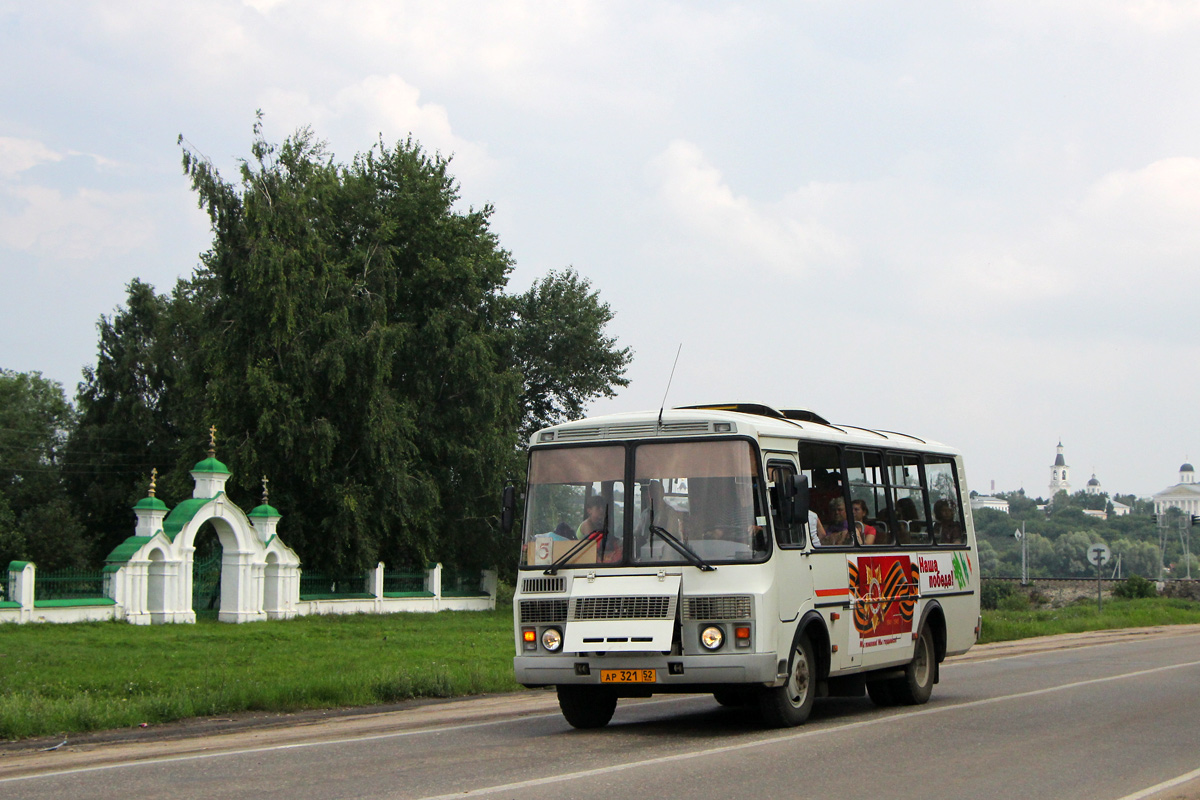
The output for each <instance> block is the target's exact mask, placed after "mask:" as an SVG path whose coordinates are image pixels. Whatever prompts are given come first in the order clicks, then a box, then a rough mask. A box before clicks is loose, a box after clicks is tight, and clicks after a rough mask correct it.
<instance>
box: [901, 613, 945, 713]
mask: <svg viewBox="0 0 1200 800" xmlns="http://www.w3.org/2000/svg"><path fill="white" fill-rule="evenodd" d="M936 674H937V650H936V649H935V648H934V646H933V633H931V632H930V630H929V626H928V625H926V626H925V627H923V628H921V633H920V635H919V636H917V648H916V650H915V651H914V652H913V659H912V661H910V662H908V666H907V667H905V668H904V677H903V678H898V679H897V680H896V682H895V683H894V684H893V685H892V694H893V696H894V697H895V700H896V702H898V703H903V704H904V705H907V706H919V705H921V704H923V703H926V702H928V701H929V696H930V695H931V694H933V678H934V675H936Z"/></svg>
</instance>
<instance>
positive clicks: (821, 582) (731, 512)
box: [506, 403, 980, 728]
mask: <svg viewBox="0 0 1200 800" xmlns="http://www.w3.org/2000/svg"><path fill="white" fill-rule="evenodd" d="M512 494H513V493H512V492H511V491H510V492H508V493H506V495H507V496H506V509H507V511H508V513H507V517H508V519H509V520H510V521H511V517H512V506H513V498H512ZM966 497H967V486H966V479H965V476H964V473H963V463H962V457H961V455H960V454H959V453H958V452H956V451H955V450H953V449H952V448H949V447H945V446H943V445H940V444H936V443H934V442H930V441H927V440H924V439H919V438H917V437H915V436H908V435H904V434H899V433H893V432H889V431H878V430H870V429H867V428H859V427H853V426H848V425H833V424H830V423H828V422H827V421H825V420H824V419H822V418H821V417H820V416H818V415H816V414H814V413H812V412H811V411H805V410H779V409H774V408H770V407H767V406H762V405H756V404H746V403H734V404H725V405H710V406H692V407H686V408H677V409H672V410H668V411H665V412H663V411H655V412H646V413H637V414H617V415H611V416H604V417H594V418H591V419H585V420H579V421H576V422H569V423H564V424H562V425H556V426H554V427H550V428H546V429H544V430H542V431H539V432H538V433H536V434H534V436H533V439H532V441H531V442H530V448H529V474H528V485H527V487H526V494H525V510H524V536H523V545H522V548H521V555H520V569H519V574H518V576H517V584H516V592H515V596H514V600H513V617H514V632H515V637H516V651H517V654H516V657H515V659H514V666H515V669H516V677H517V681H518V682H520V683H522V684H524V685H525V686H529V687H544V686H554V687H556V689H557V692H558V700H559V706H560V707H561V709H562V712H563V715H564V716H565V717H566V719H567V721H568V722H569V723H570V724H571V725H573V726H574V727H576V728H594V727H601V726H603V725H606V724H607V723H608V721H609V720H610V719H611V718H612V715H613V712H614V710H615V708H616V704H617V699H618V698H620V697H646V696H649V695H651V694H655V693H662V692H711V693H712V694H713V695H714V696H715V697H716V699H717V700H718V701H719V702H720V703H722V704H725V705H757V706H758V708H759V710H760V713H761V714H762V717H763V719H764V721H765V722H766V723H767V724H769V725H772V726H778V727H783V726H791V725H798V724H800V723H802V722H804V720H805V719H806V718H807V717H808V715H809V711H810V710H811V708H812V703H813V700H814V698H818V697H826V696H842V697H844V696H861V695H862V694H863V693H864V692H865V693H867V694H869V695H870V697H871V699H872V700H873V701H874V702H875V703H877V704H879V705H893V704H901V703H903V704H917V703H924V702H925V701H926V700H928V699H929V696H930V693H931V692H932V690H933V685H934V684H935V683H937V682H938V667H939V664H940V662H941V661H942V660H943V659H944V658H945V657H946V656H948V655H955V654H957V653H962V652H965V651H966V650H967V649H968V648H969V647H971V645H972V644H974V643H975V641H976V640H977V639H978V636H979V619H980V618H979V559H978V556H977V552H976V545H975V535H974V530H973V526H972V521H971V508H970V503H968V502H964V499H965V498H966Z"/></svg>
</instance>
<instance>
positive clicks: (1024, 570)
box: [1013, 521, 1029, 586]
mask: <svg viewBox="0 0 1200 800" xmlns="http://www.w3.org/2000/svg"><path fill="white" fill-rule="evenodd" d="M1013 536H1015V537H1016V539H1017V541H1018V542H1020V543H1021V585H1022V586H1028V585H1029V566H1028V559H1027V558H1026V554H1027V553H1028V546H1027V542H1028V541H1029V539H1027V538H1026V536H1025V523H1024V521H1022V522H1021V530H1019V531H1015V532H1014V533H1013Z"/></svg>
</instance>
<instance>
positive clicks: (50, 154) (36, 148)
mask: <svg viewBox="0 0 1200 800" xmlns="http://www.w3.org/2000/svg"><path fill="white" fill-rule="evenodd" d="M62 159H63V156H62V155H61V154H60V153H56V152H54V151H53V150H51V149H50V148H49V147H46V145H44V144H42V143H41V142H37V141H34V140H32V139H14V138H11V137H7V136H0V177H3V178H11V177H13V176H15V175H17V174H19V173H22V172H24V171H26V170H28V169H32V168H33V167H36V166H38V165H39V164H47V163H53V162H55V161H62Z"/></svg>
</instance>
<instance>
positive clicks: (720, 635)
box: [700, 625, 725, 650]
mask: <svg viewBox="0 0 1200 800" xmlns="http://www.w3.org/2000/svg"><path fill="white" fill-rule="evenodd" d="M724 643H725V631H723V630H721V629H720V628H718V627H717V626H716V625H711V626H709V627H707V628H705V629H704V630H703V631H702V632H701V633H700V644H702V645H704V647H705V648H706V649H708V650H719V649H720V648H721V645H722V644H724Z"/></svg>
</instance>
